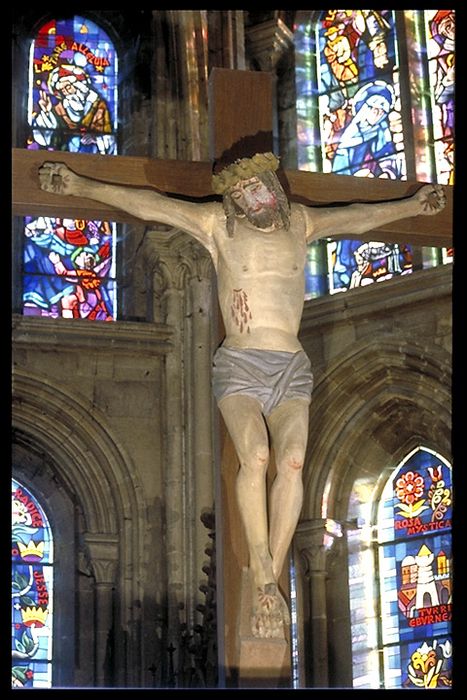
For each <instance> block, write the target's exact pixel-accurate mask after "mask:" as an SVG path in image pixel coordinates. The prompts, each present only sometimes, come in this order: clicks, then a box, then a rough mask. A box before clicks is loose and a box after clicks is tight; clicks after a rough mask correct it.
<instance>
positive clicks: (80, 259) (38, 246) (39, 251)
mask: <svg viewBox="0 0 467 700" xmlns="http://www.w3.org/2000/svg"><path fill="white" fill-rule="evenodd" d="M117 79H118V62H117V55H116V52H115V49H114V47H113V44H112V42H111V40H110V39H109V37H108V36H107V34H106V33H105V32H104V31H103V30H102V29H100V28H99V27H98V26H97V25H96V24H94V23H93V22H91V21H89V20H88V19H85V18H83V17H79V16H74V17H69V18H67V19H64V20H51V21H50V22H47V23H46V24H44V25H43V26H42V27H41V28H40V30H39V32H38V33H37V36H36V38H35V40H34V41H33V43H32V45H31V55H30V81H29V106H28V123H29V136H28V142H27V148H29V149H36V150H38V149H42V150H61V151H72V152H79V153H98V154H101V155H114V154H116V153H117V143H116V128H117V118H118V114H117V105H118V101H117V98H118V90H117ZM115 253H116V225H115V224H113V223H110V222H107V221H87V220H74V219H58V218H54V217H39V218H31V217H27V218H26V219H25V221H24V254H23V314H24V315H34V316H49V317H53V318H57V317H62V318H82V319H88V320H104V321H112V320H114V319H115V318H116V313H117V308H116V306H117V305H116V301H117V298H116V293H117V287H116V281H115V272H116V270H115Z"/></svg>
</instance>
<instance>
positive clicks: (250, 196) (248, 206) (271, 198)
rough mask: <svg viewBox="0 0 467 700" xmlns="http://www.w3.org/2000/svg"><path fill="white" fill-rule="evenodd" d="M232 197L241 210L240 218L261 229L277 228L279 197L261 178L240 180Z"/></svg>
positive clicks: (233, 188) (233, 190)
mask: <svg viewBox="0 0 467 700" xmlns="http://www.w3.org/2000/svg"><path fill="white" fill-rule="evenodd" d="M230 196H231V197H232V200H233V202H234V203H235V206H236V208H237V209H238V210H239V214H238V215H239V216H246V218H247V219H248V221H249V222H250V223H252V224H253V225H254V226H256V227H257V228H260V229H267V228H270V227H271V226H275V225H276V223H277V221H278V208H277V197H276V196H275V194H274V193H273V192H271V191H270V190H269V189H268V188H267V187H266V185H265V184H264V183H263V182H262V181H261V180H260V178H259V177H256V176H254V177H250V178H248V179H247V180H240V181H239V182H238V183H237V184H236V185H234V186H233V187H232V188H231V190H230Z"/></svg>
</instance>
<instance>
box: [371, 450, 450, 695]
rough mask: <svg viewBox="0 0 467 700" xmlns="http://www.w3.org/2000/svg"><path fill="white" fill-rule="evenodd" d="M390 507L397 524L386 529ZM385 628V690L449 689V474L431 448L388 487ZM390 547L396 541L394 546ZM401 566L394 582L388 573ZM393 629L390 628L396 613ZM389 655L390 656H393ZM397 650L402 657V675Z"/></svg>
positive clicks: (384, 503) (383, 511)
mask: <svg viewBox="0 0 467 700" xmlns="http://www.w3.org/2000/svg"><path fill="white" fill-rule="evenodd" d="M388 508H390V510H391V512H392V524H391V527H388ZM379 512H380V516H383V515H384V528H383V529H382V530H380V531H379V541H380V542H381V543H382V544H381V546H380V557H379V558H380V579H381V580H380V584H381V585H380V593H381V614H382V619H383V620H384V621H385V622H384V624H383V625H382V627H381V634H382V642H383V645H388V644H391V645H393V646H391V647H387V646H385V647H384V648H385V657H384V658H385V666H384V667H385V687H386V688H393V687H403V688H448V687H450V685H451V655H452V646H451V641H450V638H449V635H450V632H451V621H452V563H451V562H452V551H451V532H450V528H451V516H452V484H451V468H450V466H449V464H448V463H447V462H446V460H444V459H443V458H442V457H441V456H440V455H439V454H437V453H436V452H433V451H432V450H429V449H427V448H418V449H416V450H414V451H413V452H412V453H411V454H409V455H408V456H407V458H406V459H405V460H404V461H403V462H402V463H401V465H400V467H399V468H398V469H397V470H395V472H394V475H393V477H392V478H391V479H389V480H388V482H387V484H386V486H385V488H384V490H383V494H382V498H381V502H380V511H379ZM391 540H392V541H391ZM394 567H395V571H394V575H391V576H387V575H386V574H387V571H388V570H392V569H393V568H394ZM394 596H395V597H396V602H397V617H396V618H395V623H394V625H393V626H392V628H391V627H389V625H388V624H387V623H386V620H387V618H388V617H389V615H390V614H391V613H394V612H395V606H394ZM389 649H391V652H389ZM392 650H400V653H401V660H400V669H401V676H400V677H398V679H396V678H395V676H394V675H393V670H394V667H393V664H392V661H390V660H389V659H390V655H391V654H392Z"/></svg>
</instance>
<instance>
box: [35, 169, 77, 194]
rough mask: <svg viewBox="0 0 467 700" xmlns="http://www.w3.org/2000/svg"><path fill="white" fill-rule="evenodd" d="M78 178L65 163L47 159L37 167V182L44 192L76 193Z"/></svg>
mask: <svg viewBox="0 0 467 700" xmlns="http://www.w3.org/2000/svg"><path fill="white" fill-rule="evenodd" d="M80 179H81V178H80V176H79V175H76V173H74V172H73V171H72V170H70V168H69V167H68V166H67V165H65V163H54V162H49V161H47V162H45V163H43V164H42V165H41V166H40V168H39V184H40V187H41V189H42V190H44V191H45V192H53V193H54V194H64V195H77V194H78V183H79V180H80Z"/></svg>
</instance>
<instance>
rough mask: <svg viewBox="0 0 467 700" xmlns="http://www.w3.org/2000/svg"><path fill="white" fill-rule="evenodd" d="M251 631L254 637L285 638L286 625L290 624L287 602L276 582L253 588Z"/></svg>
mask: <svg viewBox="0 0 467 700" xmlns="http://www.w3.org/2000/svg"><path fill="white" fill-rule="evenodd" d="M250 619H251V632H252V634H253V636H254V637H262V638H264V639H267V638H269V639H284V637H285V630H284V625H288V624H290V615H289V610H288V607H287V603H286V602H285V600H284V598H283V597H282V595H281V594H280V592H279V589H278V587H277V585H276V584H275V583H266V584H265V585H264V586H257V587H256V588H255V589H254V590H253V607H252V612H251V618H250Z"/></svg>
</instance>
